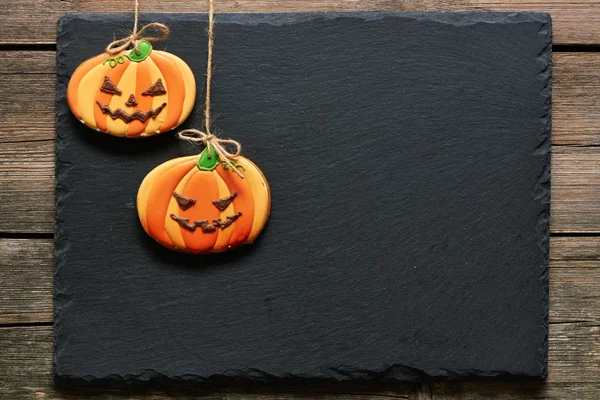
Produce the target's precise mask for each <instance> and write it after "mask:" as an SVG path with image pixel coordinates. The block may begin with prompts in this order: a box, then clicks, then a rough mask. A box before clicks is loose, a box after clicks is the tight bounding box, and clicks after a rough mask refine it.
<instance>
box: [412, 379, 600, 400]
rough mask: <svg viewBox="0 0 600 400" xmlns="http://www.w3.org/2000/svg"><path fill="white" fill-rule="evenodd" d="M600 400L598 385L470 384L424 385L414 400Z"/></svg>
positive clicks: (542, 383)
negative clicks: (599, 399) (599, 397)
mask: <svg viewBox="0 0 600 400" xmlns="http://www.w3.org/2000/svg"><path fill="white" fill-rule="evenodd" d="M598 396H600V385H598V384H581V383H571V384H559V383H550V384H548V383H545V382H528V383H525V382H513V383H495V382H469V383H434V384H424V385H422V386H421V387H420V389H419V391H418V392H417V393H415V394H414V397H411V399H414V400H482V399H498V400H523V399H527V400H566V399H577V400H592V399H598Z"/></svg>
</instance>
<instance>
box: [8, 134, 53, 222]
mask: <svg viewBox="0 0 600 400" xmlns="http://www.w3.org/2000/svg"><path fill="white" fill-rule="evenodd" d="M0 187H2V190H0V232H52V231H53V224H54V222H53V221H54V211H53V210H54V141H45V142H22V143H2V144H0Z"/></svg>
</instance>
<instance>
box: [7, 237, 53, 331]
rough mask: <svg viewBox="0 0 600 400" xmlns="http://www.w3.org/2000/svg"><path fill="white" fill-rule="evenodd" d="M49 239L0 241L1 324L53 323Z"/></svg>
mask: <svg viewBox="0 0 600 400" xmlns="http://www.w3.org/2000/svg"><path fill="white" fill-rule="evenodd" d="M53 247H54V246H53V243H52V240H51V239H0V288H2V291H1V294H0V324H16V323H30V322H52V275H53V271H52V269H53Z"/></svg>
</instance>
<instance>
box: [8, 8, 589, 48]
mask: <svg viewBox="0 0 600 400" xmlns="http://www.w3.org/2000/svg"><path fill="white" fill-rule="evenodd" d="M3 5H4V6H3V7H2V9H1V10H0V20H2V22H3V23H2V24H1V25H0V42H2V43H37V44H39V43H54V42H55V41H56V21H57V19H58V18H59V17H60V16H62V15H64V14H67V13H107V12H109V13H124V12H131V11H132V9H133V2H132V1H119V0H97V1H83V0H74V1H60V0H35V1H32V0H7V1H5V2H4V4H3ZM599 5H600V1H598V0H591V1H585V0H575V1H568V0H547V1H544V0H529V1H524V0H456V1H452V0H440V1H436V0H374V1H361V0H337V1H335V2H333V1H327V0H319V1H312V0H284V1H276V2H273V1H269V0H221V1H219V2H217V12H299V11H425V10H427V11H432V10H440V11H483V10H490V11H540V12H549V13H550V14H551V15H552V18H553V25H554V43H555V44H571V43H579V44H581V43H585V44H597V43H600V7H599ZM207 10H208V7H207V2H206V1H201V2H189V1H185V0H171V1H168V2H167V1H161V0H147V1H144V2H142V4H141V11H142V12H206V11H207ZM129 28H130V27H124V29H129ZM109 41H110V38H107V42H109Z"/></svg>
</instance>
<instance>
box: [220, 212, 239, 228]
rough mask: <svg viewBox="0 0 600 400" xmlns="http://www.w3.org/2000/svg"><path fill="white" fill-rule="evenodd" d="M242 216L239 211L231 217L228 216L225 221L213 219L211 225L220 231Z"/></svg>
mask: <svg viewBox="0 0 600 400" xmlns="http://www.w3.org/2000/svg"><path fill="white" fill-rule="evenodd" d="M241 215H242V212H241V211H238V212H236V213H235V214H233V215H228V216H227V218H226V219H225V221H221V218H218V219H214V220H213V224H214V225H216V226H218V227H220V228H221V229H225V228H227V227H228V226H229V225H231V224H233V223H234V222H235V220H236V219H238V218H239V217H240V216H241Z"/></svg>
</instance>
